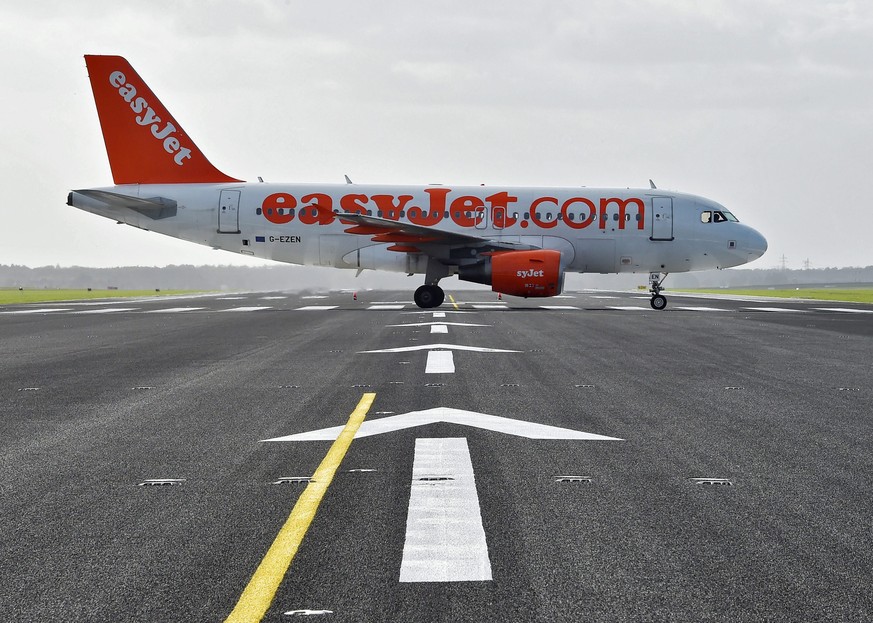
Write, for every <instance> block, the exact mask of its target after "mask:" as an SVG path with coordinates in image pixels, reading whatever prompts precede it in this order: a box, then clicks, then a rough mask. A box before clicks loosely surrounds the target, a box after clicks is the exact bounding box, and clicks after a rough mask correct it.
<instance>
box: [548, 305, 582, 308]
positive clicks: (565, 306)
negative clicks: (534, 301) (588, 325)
mask: <svg viewBox="0 0 873 623" xmlns="http://www.w3.org/2000/svg"><path fill="white" fill-rule="evenodd" d="M540 307H542V308H543V309H579V308H578V307H575V306H573V305H540Z"/></svg>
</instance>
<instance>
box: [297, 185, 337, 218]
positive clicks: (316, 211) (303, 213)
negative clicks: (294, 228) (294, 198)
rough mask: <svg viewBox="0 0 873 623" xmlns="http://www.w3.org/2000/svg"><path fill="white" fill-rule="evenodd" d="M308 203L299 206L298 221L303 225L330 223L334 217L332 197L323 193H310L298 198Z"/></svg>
mask: <svg viewBox="0 0 873 623" xmlns="http://www.w3.org/2000/svg"><path fill="white" fill-rule="evenodd" d="M300 201H302V202H304V203H307V204H309V205H306V206H303V207H302V208H300V214H299V218H300V222H301V223H303V224H305V225H315V224H316V223H318V224H319V225H330V224H331V223H333V221H334V219H335V218H336V217H335V216H334V214H333V199H331V198H330V196H329V195H325V194H323V193H312V194H311V195H305V196H303V197H301V198H300Z"/></svg>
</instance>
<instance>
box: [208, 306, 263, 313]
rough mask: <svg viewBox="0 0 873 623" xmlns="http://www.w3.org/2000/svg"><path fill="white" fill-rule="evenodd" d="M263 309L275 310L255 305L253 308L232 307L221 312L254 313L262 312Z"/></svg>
mask: <svg viewBox="0 0 873 623" xmlns="http://www.w3.org/2000/svg"><path fill="white" fill-rule="evenodd" d="M262 309H273V308H272V307H263V306H260V307H259V306H256V305H253V306H251V307H231V308H230V309H219V310H218V311H220V312H253V311H261V310H262Z"/></svg>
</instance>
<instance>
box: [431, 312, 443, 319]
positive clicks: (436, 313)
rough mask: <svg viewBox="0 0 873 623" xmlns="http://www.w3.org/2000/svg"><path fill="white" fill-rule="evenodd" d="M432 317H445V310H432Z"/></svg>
mask: <svg viewBox="0 0 873 623" xmlns="http://www.w3.org/2000/svg"><path fill="white" fill-rule="evenodd" d="M433 317H434V318H445V317H446V312H434V313H433Z"/></svg>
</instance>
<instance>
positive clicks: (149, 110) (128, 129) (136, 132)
mask: <svg viewBox="0 0 873 623" xmlns="http://www.w3.org/2000/svg"><path fill="white" fill-rule="evenodd" d="M85 64H86V65H87V66H88V77H89V78H90V80H91V90H92V91H93V92H94V102H95V103H96V104H97V115H98V116H99V117H100V127H101V128H102V130H103V140H104V142H105V143H106V153H107V154H108V156H109V166H110V167H111V168H112V178H113V179H114V180H115V183H116V184H185V183H187V184H192V183H220V182H239V181H241V180H238V179H235V178H232V177H229V176H227V175H225V174H224V173H222V172H221V171H219V170H218V169H216V168H215V167H214V166H213V165H212V163H210V162H209V160H207V159H206V156H204V155H203V153H202V152H201V151H200V149H198V147H197V145H195V144H194V141H192V140H191V138H190V137H189V136H188V135H187V134H186V133H185V131H184V130H183V129H182V126H181V125H179V123H178V122H177V121H176V120H175V119H174V118H173V116H172V115H171V114H170V112H169V111H168V110H167V109H166V108H165V107H164V105H163V104H161V102H160V100H159V99H158V98H157V96H155V94H154V93H153V92H152V90H151V89H150V88H149V87H148V85H147V84H146V83H145V82H144V81H143V79H142V78H140V77H139V74H137V73H136V71H135V70H134V69H133V67H131V65H130V63H128V62H127V61H126V60H125V59H124V58H122V57H120V56H93V55H86V56H85Z"/></svg>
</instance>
